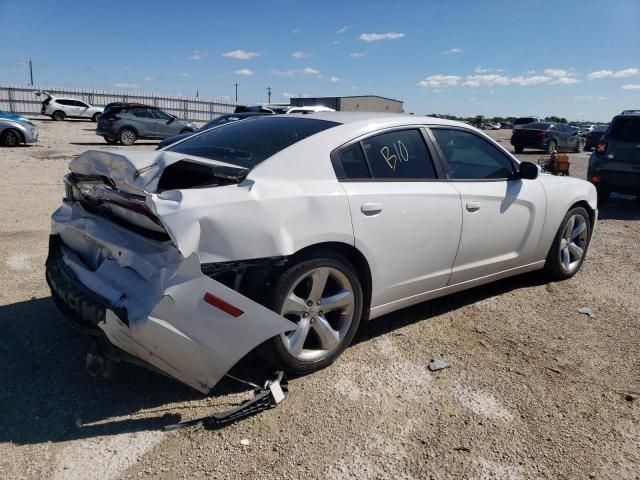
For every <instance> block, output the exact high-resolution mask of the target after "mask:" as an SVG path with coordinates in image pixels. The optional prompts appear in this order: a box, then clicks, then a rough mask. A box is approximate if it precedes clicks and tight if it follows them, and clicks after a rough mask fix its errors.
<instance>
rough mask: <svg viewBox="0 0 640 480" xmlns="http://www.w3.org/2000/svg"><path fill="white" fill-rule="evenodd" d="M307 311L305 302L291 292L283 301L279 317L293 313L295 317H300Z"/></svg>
mask: <svg viewBox="0 0 640 480" xmlns="http://www.w3.org/2000/svg"><path fill="white" fill-rule="evenodd" d="M306 311H307V304H306V302H305V301H304V300H303V299H302V298H300V297H299V296H297V295H296V294H295V293H293V292H291V293H290V294H289V296H288V297H287V298H286V299H285V301H284V305H282V313H281V315H287V314H290V313H293V314H295V315H302V314H303V313H304V312H306Z"/></svg>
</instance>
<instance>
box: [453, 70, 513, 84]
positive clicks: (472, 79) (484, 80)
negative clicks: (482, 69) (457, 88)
mask: <svg viewBox="0 0 640 480" xmlns="http://www.w3.org/2000/svg"><path fill="white" fill-rule="evenodd" d="M462 85H466V86H468V87H479V86H480V85H509V78H508V77H505V76H504V75H498V74H495V73H492V74H486V75H467V77H466V78H465V81H464V83H463V84H462Z"/></svg>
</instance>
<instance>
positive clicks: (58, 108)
mask: <svg viewBox="0 0 640 480" xmlns="http://www.w3.org/2000/svg"><path fill="white" fill-rule="evenodd" d="M40 95H44V96H45V97H46V98H45V100H44V101H43V102H42V108H41V109H40V113H42V114H43V115H48V116H50V117H51V118H53V119H54V120H57V121H61V120H64V119H65V118H88V119H90V120H91V121H92V122H97V121H98V117H99V116H100V115H101V114H102V107H94V106H92V105H89V104H88V103H86V102H83V101H82V100H78V99H77V98H64V97H54V96H53V95H51V94H50V93H49V92H36V96H38V97H39V96H40Z"/></svg>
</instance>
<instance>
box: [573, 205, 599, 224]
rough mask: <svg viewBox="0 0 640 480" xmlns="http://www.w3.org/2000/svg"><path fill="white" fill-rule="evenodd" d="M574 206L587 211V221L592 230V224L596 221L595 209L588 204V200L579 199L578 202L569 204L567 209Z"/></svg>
mask: <svg viewBox="0 0 640 480" xmlns="http://www.w3.org/2000/svg"><path fill="white" fill-rule="evenodd" d="M575 207H582V208H584V209H585V210H586V211H587V213H588V214H589V223H590V225H591V230H593V224H594V223H595V221H596V211H595V210H594V209H593V208H591V205H589V203H588V202H586V201H584V200H580V201H579V202H576V203H574V204H573V205H571V207H570V208H569V210H571V209H572V208H575Z"/></svg>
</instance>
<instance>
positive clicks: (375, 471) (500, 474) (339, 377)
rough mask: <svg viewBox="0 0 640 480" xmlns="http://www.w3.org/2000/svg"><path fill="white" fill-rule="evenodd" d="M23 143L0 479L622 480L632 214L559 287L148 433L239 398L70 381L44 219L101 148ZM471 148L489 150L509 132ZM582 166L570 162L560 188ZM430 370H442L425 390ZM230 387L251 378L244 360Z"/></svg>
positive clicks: (636, 450)
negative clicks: (75, 170) (242, 404)
mask: <svg viewBox="0 0 640 480" xmlns="http://www.w3.org/2000/svg"><path fill="white" fill-rule="evenodd" d="M38 126H39V127H40V129H41V140H40V143H39V144H37V145H35V146H28V147H20V148H12V149H8V148H2V149H0V165H2V167H3V175H2V176H1V177H0V192H2V196H3V199H4V200H5V201H4V206H3V208H2V209H0V325H1V326H2V335H1V336H0V338H1V339H2V341H1V342H0V382H1V383H2V386H3V388H2V389H1V390H0V478H2V479H9V478H11V479H13V478H15V479H42V478H52V479H83V480H84V479H107V480H111V479H118V478H121V479H138V478H167V479H173V478H190V479H191V478H225V479H226V478H229V479H235V478H242V479H246V478H263V479H269V478H336V479H341V478H365V479H369V478H371V479H373V478H394V479H411V478H416V479H417V478H437V479H440V478H481V479H484V478H497V479H499V478H508V479H530V478H572V479H573V478H598V479H599V478H611V479H621V478H635V479H637V478H640V376H639V375H638V371H640V354H639V348H638V339H639V338H640V328H639V327H640V320H639V318H640V315H639V314H640V241H639V240H640V222H638V220H640V206H639V204H638V203H637V202H636V201H635V200H634V199H630V198H624V197H615V198H613V199H612V201H611V202H610V203H609V204H608V205H606V206H603V207H602V208H601V211H600V216H601V219H600V221H599V223H598V227H597V232H596V235H595V237H594V239H593V242H592V244H591V247H590V249H589V257H588V259H587V261H586V263H585V265H584V268H583V269H582V271H581V273H580V274H578V275H577V276H576V277H574V278H573V279H571V280H569V281H566V282H560V283H548V282H547V280H545V278H544V277H542V276H541V275H538V274H533V275H524V276H520V277H516V278H512V279H508V280H504V281H501V282H498V283H495V284H492V285H488V286H484V287H480V288H476V289H474V290H471V291H467V292H464V293H460V294H456V295H453V296H450V297H447V298H444V299H440V300H436V301H432V302H429V303H425V304H422V305H418V306H415V307H412V308H409V309H406V310H402V311H400V312H395V313H393V314H391V315H387V316H385V317H383V318H380V319H378V320H375V321H374V322H371V323H369V324H367V325H364V327H363V328H361V331H360V333H359V335H358V337H357V339H356V341H355V343H354V345H353V346H352V347H351V348H349V349H348V350H347V351H346V352H345V353H344V354H343V355H342V357H341V358H340V359H339V360H338V361H337V362H336V363H335V364H334V365H333V366H332V367H330V368H328V369H325V370H323V371H321V372H318V373H315V374H313V375H309V376H306V377H302V378H296V379H292V380H291V382H290V391H291V394H290V396H289V398H288V399H287V400H285V401H284V402H283V403H282V404H281V405H280V406H279V407H278V408H276V409H274V410H270V411H268V412H265V413H263V414H260V415H258V416H256V417H252V418H250V419H248V420H245V421H242V422H240V423H238V424H236V425H233V426H230V427H228V428H225V429H223V430H218V431H212V430H207V429H204V428H202V427H198V428H194V429H188V430H180V431H174V432H168V433H164V432H162V431H161V430H160V428H161V427H162V426H163V425H166V424H169V423H173V422H175V421H177V420H179V419H191V418H197V417H199V416H202V415H206V414H209V413H211V412H213V411H216V410H222V409H227V408H229V405H231V404H233V403H235V402H238V401H239V400H241V399H244V398H245V395H246V392H245V391H243V387H242V386H241V385H239V384H236V383H234V382H232V381H224V382H222V383H221V384H220V385H219V386H218V387H217V389H216V391H215V394H214V395H211V396H208V397H203V396H202V395H199V394H198V393H197V392H193V391H191V390H189V389H188V388H186V387H183V386H181V385H180V384H178V383H175V382H173V381H171V380H169V379H166V378H164V377H162V376H159V375H156V374H153V373H151V372H148V371H145V370H143V369H140V368H137V367H134V366H128V365H119V366H118V367H117V369H116V371H115V372H114V374H113V376H112V378H110V379H108V380H105V379H96V378H93V377H90V376H89V375H88V374H86V373H85V371H84V366H83V364H84V354H85V351H86V348H87V341H86V340H85V339H83V338H81V337H80V336H79V335H78V334H76V333H75V332H74V331H73V330H72V329H71V328H70V327H69V326H67V325H66V324H65V323H64V322H63V320H62V318H61V316H60V314H59V313H58V311H57V310H56V309H55V307H54V305H53V303H52V301H51V299H50V296H49V292H48V289H47V286H46V283H45V281H44V267H43V265H44V260H45V256H46V251H47V236H48V229H49V215H50V214H51V212H52V211H53V210H54V209H55V208H56V206H57V205H58V203H59V202H60V198H61V197H62V195H63V186H62V176H63V174H64V173H65V172H66V171H67V164H68V162H69V160H71V159H72V158H73V157H74V156H75V155H77V154H79V153H81V152H83V151H84V150H87V149H89V148H98V149H105V150H112V149H116V150H117V149H120V148H121V147H117V146H107V145H106V144H105V143H104V142H103V141H102V139H101V138H100V137H97V136H96V135H95V133H94V131H93V129H94V127H95V125H94V124H92V123H88V122H82V121H67V122H62V123H56V122H52V121H48V120H44V119H39V120H38ZM491 134H492V135H493V136H494V137H495V138H497V139H498V140H499V141H501V142H503V144H504V145H506V146H509V143H508V141H509V134H510V132H508V131H496V132H491ZM131 148H133V149H134V150H150V149H152V148H154V145H153V143H152V142H139V143H136V144H135V145H134V146H133V147H131ZM541 156H542V153H540V152H538V153H530V154H528V153H525V154H523V155H520V158H522V159H527V160H531V161H537V159H538V158H539V157H541ZM587 159H588V155H587V154H586V153H580V154H571V161H572V166H571V169H572V171H571V173H572V175H576V176H579V177H583V178H584V175H585V170H586V162H587ZM583 306H589V307H591V308H592V309H593V310H594V311H595V312H596V316H595V318H590V317H588V316H586V315H582V314H579V313H578V312H577V309H578V308H580V307H583ZM434 356H438V357H440V358H442V359H444V360H446V361H447V362H449V363H450V364H451V367H450V368H448V369H446V370H442V371H440V372H438V373H431V372H429V371H428V370H427V364H428V362H429V360H430V359H431V358H432V357H434ZM235 373H236V374H237V375H240V376H244V377H246V378H252V379H254V380H256V381H260V380H261V379H263V378H264V376H265V375H268V374H269V370H268V367H266V366H265V365H264V364H263V363H262V362H260V360H259V359H257V358H255V357H254V356H252V355H250V356H249V357H247V358H246V359H245V360H243V361H242V362H241V364H240V365H239V366H238V367H237V368H236V369H235Z"/></svg>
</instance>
